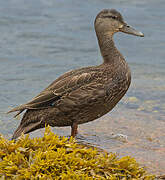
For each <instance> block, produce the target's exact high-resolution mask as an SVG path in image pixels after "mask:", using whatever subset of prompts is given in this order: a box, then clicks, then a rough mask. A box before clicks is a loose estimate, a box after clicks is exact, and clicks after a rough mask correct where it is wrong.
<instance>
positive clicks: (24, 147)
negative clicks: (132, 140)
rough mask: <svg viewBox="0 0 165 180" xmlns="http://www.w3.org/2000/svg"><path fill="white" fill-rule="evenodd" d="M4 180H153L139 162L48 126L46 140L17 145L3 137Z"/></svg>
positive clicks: (1, 168)
mask: <svg viewBox="0 0 165 180" xmlns="http://www.w3.org/2000/svg"><path fill="white" fill-rule="evenodd" d="M0 178H2V179H16V180H17V179H19V180H20V179H27V180H28V179H43V180H44V179H62V180H65V179H66V180H67V179H73V180H74V179H76V180H77V179H82V180H84V179H89V180H90V179H111V180H115V179H123V180H126V179H146V180H147V179H154V176H153V175H149V174H148V173H147V172H146V171H145V170H144V169H143V168H142V167H140V166H139V164H138V163H137V162H136V160H135V159H134V158H132V157H129V156H126V157H122V158H118V157H117V155H116V154H113V153H107V152H100V151H99V150H97V149H96V148H89V147H85V146H82V145H80V144H77V143H76V142H75V139H73V138H70V139H68V138H65V137H60V138H59V137H58V136H57V135H55V134H54V133H53V132H52V131H51V130H50V128H49V127H47V128H46V130H45V133H44V137H41V138H33V139H30V138H29V136H28V135H27V136H23V135H22V136H21V138H20V139H18V140H17V141H16V142H14V141H9V140H7V139H5V138H4V137H3V136H0Z"/></svg>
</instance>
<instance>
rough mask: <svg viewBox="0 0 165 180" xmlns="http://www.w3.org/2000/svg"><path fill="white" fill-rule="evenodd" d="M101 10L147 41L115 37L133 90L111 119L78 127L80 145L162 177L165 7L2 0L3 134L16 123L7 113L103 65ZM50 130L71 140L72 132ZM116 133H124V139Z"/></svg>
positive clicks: (135, 2)
mask: <svg viewBox="0 0 165 180" xmlns="http://www.w3.org/2000/svg"><path fill="white" fill-rule="evenodd" d="M103 8H115V9H117V10H119V11H120V12H121V13H122V14H123V16H124V19H125V20H126V21H127V22H128V24H130V25H132V26H133V27H135V28H136V29H138V30H140V31H142V32H143V33H144V34H145V37H144V38H139V37H135V36H131V35H127V34H123V33H118V34H117V35H115V38H114V39H115V42H116V46H117V47H118V49H119V50H120V52H121V53H122V54H123V55H124V57H125V58H126V60H127V62H128V63H129V66H130V68H131V71H132V84H131V87H130V89H129V91H128V93H127V94H126V96H125V97H124V98H123V99H122V101H121V102H120V103H119V104H118V105H117V106H116V107H115V109H114V110H113V111H112V112H110V113H108V114H107V115H106V116H104V117H102V118H100V119H98V120H96V121H94V122H91V123H88V124H84V125H81V126H80V127H79V133H80V134H81V135H82V136H83V138H79V139H78V140H80V141H83V143H86V144H91V145H94V146H97V147H100V148H102V149H105V150H107V151H109V152H117V153H119V155H120V156H125V155H131V156H134V157H135V158H136V159H137V160H138V161H139V162H140V163H141V164H142V165H146V166H148V167H149V170H150V171H151V172H154V173H157V174H161V173H163V172H165V161H164V157H165V128H164V127H165V50H164V48H165V31H164V30H165V3H164V0H156V1H155V0H86V1H82V0H35V1H34V0H28V1H25V0H1V1H0V126H1V129H0V133H2V134H3V135H5V136H6V137H11V135H12V133H13V131H14V130H15V129H16V127H17V126H18V124H19V122H20V120H17V119H13V117H12V115H6V114H5V112H7V111H8V110H9V109H10V108H11V107H14V106H16V105H19V104H22V103H25V102H27V101H28V100H30V99H31V98H32V97H34V96H35V95H37V94H38V93H39V92H40V91H41V90H43V89H44V88H45V87H47V86H48V85H49V84H50V83H51V82H52V81H53V80H54V79H56V78H57V77H58V76H59V75H61V74H63V73H64V72H66V71H69V70H71V69H75V68H79V67H83V66H91V65H97V64H99V63H101V62H102V58H101V56H100V52H99V48H98V44H97V39H96V35H95V32H94V27H93V23H94V19H95V16H96V14H97V13H98V12H99V11H100V10H101V9H103ZM53 130H54V132H55V133H57V134H59V135H66V136H67V135H69V134H70V128H69V127H67V128H53ZM43 132H44V130H39V131H37V132H35V133H32V135H31V136H32V137H33V136H36V135H37V136H38V135H41V136H42V134H43ZM113 134H115V135H116V134H124V135H126V136H127V140H124V139H122V138H116V136H114V135H113Z"/></svg>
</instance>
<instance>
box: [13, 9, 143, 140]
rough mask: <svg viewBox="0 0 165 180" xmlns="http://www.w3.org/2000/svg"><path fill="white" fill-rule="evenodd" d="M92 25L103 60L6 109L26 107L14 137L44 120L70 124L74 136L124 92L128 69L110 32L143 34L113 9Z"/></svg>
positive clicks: (100, 15) (63, 77)
mask: <svg viewBox="0 0 165 180" xmlns="http://www.w3.org/2000/svg"><path fill="white" fill-rule="evenodd" d="M94 25H95V31H96V35H97V38H98V44H99V46H100V51H101V54H102V57H103V60H104V61H103V64H101V65H99V66H92V67H85V68H81V69H77V70H73V71H70V72H67V73H65V74H63V75H62V76H60V77H59V78H57V79H56V80H55V81H54V82H53V83H52V84H50V85H49V86H48V87H47V88H46V89H45V90H43V91H42V92H41V93H40V94H39V95H38V96H36V97H35V98H34V99H32V100H31V101H30V102H28V103H26V104H23V105H20V106H18V107H16V108H14V109H12V110H11V111H9V112H14V111H18V113H17V115H18V114H20V113H21V112H23V111H24V110H26V112H25V113H24V115H23V118H22V121H21V123H20V125H19V127H18V128H17V130H16V131H15V133H14V135H13V139H16V138H17V137H19V136H20V135H21V133H29V132H31V131H34V130H36V129H39V128H43V127H45V124H47V125H50V126H71V127H72V131H71V135H72V136H75V135H76V134H77V127H78V124H82V123H86V122H89V121H93V120H95V119H97V118H99V117H101V116H103V115H104V114H106V113H108V112H109V111H110V110H111V109H113V108H114V106H115V105H116V104H117V103H118V102H119V100H120V99H121V98H122V97H123V96H124V94H125V93H126V92H127V90H128V88H129V85H130V82H131V73H130V70H129V67H128V65H127V63H126V61H125V59H124V58H123V56H122V55H121V54H120V52H119V51H118V50H117V48H116V47H115V45H114V42H113V34H114V33H116V32H118V31H121V32H125V33H128V34H133V35H136V36H143V34H142V33H141V32H138V31H136V30H134V29H133V28H131V27H130V26H128V25H127V24H126V23H125V22H124V20H123V17H122V16H121V14H120V13H119V12H117V11H116V10H114V9H111V10H109V9H105V10H102V11H101V12H100V13H99V14H98V15H97V17H96V19H95V24H94ZM17 115H16V116H17Z"/></svg>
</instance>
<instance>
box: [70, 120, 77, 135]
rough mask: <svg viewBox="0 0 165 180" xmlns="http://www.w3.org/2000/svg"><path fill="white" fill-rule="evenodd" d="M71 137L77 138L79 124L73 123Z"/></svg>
mask: <svg viewBox="0 0 165 180" xmlns="http://www.w3.org/2000/svg"><path fill="white" fill-rule="evenodd" d="M71 128H72V129H71V136H73V137H75V136H76V134H77V133H78V130H77V129H78V124H77V123H73V124H72V126H71Z"/></svg>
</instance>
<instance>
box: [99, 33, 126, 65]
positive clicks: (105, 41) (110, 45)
mask: <svg viewBox="0 0 165 180" xmlns="http://www.w3.org/2000/svg"><path fill="white" fill-rule="evenodd" d="M96 34H97V38H98V43H99V46H100V51H101V54H102V57H103V59H104V63H110V64H111V63H114V62H116V60H117V59H119V57H122V55H121V54H120V52H119V51H118V50H117V48H116V47H115V44H114V41H113V34H111V33H96Z"/></svg>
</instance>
